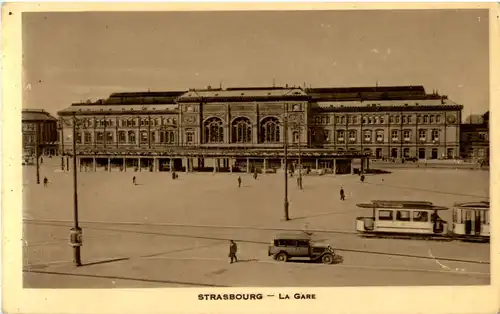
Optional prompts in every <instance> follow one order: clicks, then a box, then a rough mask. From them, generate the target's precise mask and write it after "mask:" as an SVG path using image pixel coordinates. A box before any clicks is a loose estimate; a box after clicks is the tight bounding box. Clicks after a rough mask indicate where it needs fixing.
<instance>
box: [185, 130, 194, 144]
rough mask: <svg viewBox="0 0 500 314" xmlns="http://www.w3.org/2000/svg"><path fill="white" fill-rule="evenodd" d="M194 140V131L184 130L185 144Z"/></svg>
mask: <svg viewBox="0 0 500 314" xmlns="http://www.w3.org/2000/svg"><path fill="white" fill-rule="evenodd" d="M193 142H194V132H193V131H187V132H186V144H193Z"/></svg>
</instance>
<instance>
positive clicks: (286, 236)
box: [274, 232, 311, 240]
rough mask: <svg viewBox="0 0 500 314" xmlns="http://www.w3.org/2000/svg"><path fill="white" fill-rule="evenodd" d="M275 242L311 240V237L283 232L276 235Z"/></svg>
mask: <svg viewBox="0 0 500 314" xmlns="http://www.w3.org/2000/svg"><path fill="white" fill-rule="evenodd" d="M274 238H275V239H276V240H280V239H282V240H311V236H309V235H308V234H307V233H305V232H285V233H278V234H277V235H276V236H275V237H274Z"/></svg>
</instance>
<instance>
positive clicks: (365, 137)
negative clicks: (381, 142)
mask: <svg viewBox="0 0 500 314" xmlns="http://www.w3.org/2000/svg"><path fill="white" fill-rule="evenodd" d="M363 140H364V142H365V143H371V142H372V131H371V130H365V131H364V132H363Z"/></svg>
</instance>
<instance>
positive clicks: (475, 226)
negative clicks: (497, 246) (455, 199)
mask: <svg viewBox="0 0 500 314" xmlns="http://www.w3.org/2000/svg"><path fill="white" fill-rule="evenodd" d="M452 210H453V234H454V236H455V237H456V238H459V239H464V240H471V241H474V240H477V241H488V240H489V239H490V202H466V203H456V204H455V205H453V209H452Z"/></svg>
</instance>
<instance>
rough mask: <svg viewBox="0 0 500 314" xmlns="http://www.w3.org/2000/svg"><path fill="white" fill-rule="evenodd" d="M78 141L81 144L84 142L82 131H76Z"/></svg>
mask: <svg viewBox="0 0 500 314" xmlns="http://www.w3.org/2000/svg"><path fill="white" fill-rule="evenodd" d="M76 143H77V144H81V143H82V133H80V132H76Z"/></svg>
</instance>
